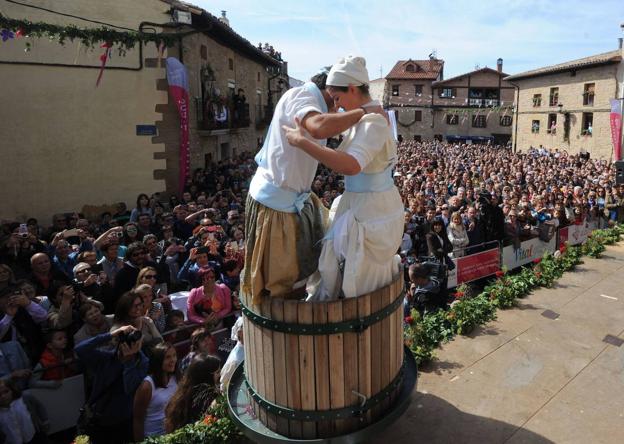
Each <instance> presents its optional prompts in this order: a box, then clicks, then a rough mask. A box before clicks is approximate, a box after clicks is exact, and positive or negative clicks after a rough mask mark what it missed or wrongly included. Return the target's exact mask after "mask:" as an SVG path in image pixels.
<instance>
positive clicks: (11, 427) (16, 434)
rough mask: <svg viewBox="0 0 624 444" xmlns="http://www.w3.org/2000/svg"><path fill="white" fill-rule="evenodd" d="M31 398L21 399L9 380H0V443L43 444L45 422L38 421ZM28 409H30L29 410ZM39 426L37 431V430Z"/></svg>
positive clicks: (20, 395) (17, 390) (18, 391)
mask: <svg viewBox="0 0 624 444" xmlns="http://www.w3.org/2000/svg"><path fill="white" fill-rule="evenodd" d="M29 400H31V402H29ZM34 402H35V401H34V400H33V398H32V397H31V398H26V397H22V393H21V392H20V390H19V389H18V388H17V386H15V384H13V383H12V382H11V380H3V379H0V442H3V443H5V444H25V443H27V444H45V443H47V442H48V440H47V438H46V434H45V433H44V429H45V427H46V426H47V420H43V421H40V420H39V418H38V417H37V415H36V414H34V413H31V409H32V411H33V412H35V403H34ZM29 407H30V408H29ZM37 425H39V426H40V427H39V430H38V428H37Z"/></svg>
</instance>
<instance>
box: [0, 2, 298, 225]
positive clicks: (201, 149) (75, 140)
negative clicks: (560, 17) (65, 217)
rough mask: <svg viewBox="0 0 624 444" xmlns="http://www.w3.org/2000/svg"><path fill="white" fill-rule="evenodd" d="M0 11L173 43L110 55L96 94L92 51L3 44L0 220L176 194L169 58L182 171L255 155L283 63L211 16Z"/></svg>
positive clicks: (161, 11)
mask: <svg viewBox="0 0 624 444" xmlns="http://www.w3.org/2000/svg"><path fill="white" fill-rule="evenodd" d="M40 7H43V8H46V9H47V10H44V9H41V8H40ZM176 11H182V12H183V13H187V14H186V15H185V16H186V18H185V19H184V20H181V19H180V16H181V15H180V14H178V13H176ZM2 13H3V14H4V15H5V16H7V17H10V18H15V19H22V18H24V19H28V20H30V21H33V22H45V23H52V24H58V25H70V24H73V25H75V26H77V27H81V28H99V27H101V26H102V25H101V24H100V23H102V22H103V23H107V24H109V27H122V28H125V29H130V30H142V31H145V32H177V33H184V36H183V37H181V39H180V40H179V42H180V43H179V44H178V45H175V46H173V47H170V48H168V49H164V50H162V51H160V50H159V49H158V48H156V46H155V45H154V44H146V45H138V46H136V47H135V48H134V49H132V50H129V51H127V53H126V54H125V56H120V55H119V54H118V51H117V49H118V48H115V47H113V48H112V51H111V57H110V58H109V59H108V60H107V64H106V68H105V69H104V71H103V77H102V80H101V83H100V85H99V87H96V86H95V83H96V78H97V76H98V72H99V69H100V64H101V62H100V55H101V53H102V50H101V49H100V48H99V47H98V46H97V45H96V47H95V48H94V49H93V50H90V49H88V48H85V47H84V46H83V45H81V44H80V43H79V42H77V41H76V42H69V41H67V42H65V44H64V45H60V44H58V43H57V42H50V41H49V40H48V39H47V38H42V39H35V38H30V39H28V40H29V41H31V42H32V44H33V45H32V50H31V51H29V52H25V51H24V48H25V40H26V39H25V38H14V39H10V40H8V41H6V42H2V51H1V52H0V64H1V65H2V69H1V70H0V93H1V95H2V98H3V103H5V104H10V105H6V106H3V107H2V108H1V109H0V133H1V134H2V139H3V140H2V142H3V150H2V153H3V161H2V162H1V163H0V200H1V201H2V206H0V219H6V218H10V219H14V218H23V217H25V216H26V215H28V216H35V217H39V218H45V219H44V220H43V221H42V222H43V223H44V224H45V223H47V218H48V217H49V216H50V215H51V214H52V213H54V212H59V211H60V212H63V211H65V212H69V211H74V210H80V209H81V208H83V206H84V205H90V206H91V205H92V206H100V205H105V204H112V203H115V202H125V203H126V204H127V205H128V206H129V207H133V206H134V204H135V200H136V196H137V195H138V194H139V193H148V194H151V193H154V192H163V193H164V194H165V195H167V194H172V193H177V192H178V191H179V190H178V181H177V176H178V167H179V165H178V164H179V157H178V153H179V118H178V114H177V110H176V108H175V105H174V104H173V103H172V101H171V99H170V97H169V94H168V83H167V79H166V72H165V58H166V57H168V56H173V57H177V58H178V59H180V60H181V61H182V62H183V63H184V64H185V65H186V67H187V71H188V75H189V84H190V98H191V107H190V108H191V109H190V142H191V147H190V149H191V171H192V169H193V168H195V167H201V166H203V165H204V164H205V162H206V160H208V159H211V158H212V159H216V160H219V159H223V158H225V157H228V156H231V155H233V154H235V153H237V152H241V151H242V150H246V149H251V150H255V149H256V147H257V145H258V143H259V140H261V139H262V137H263V133H264V131H265V130H266V126H267V122H268V121H269V119H270V115H271V105H272V104H274V103H275V102H276V101H277V98H278V97H279V95H280V94H281V91H284V90H286V89H287V88H288V77H287V69H286V64H285V63H284V62H281V61H280V60H277V59H276V57H275V56H274V55H271V54H268V53H267V52H266V51H264V48H263V49H259V48H258V47H257V46H256V45H254V44H251V43H250V42H248V41H247V40H245V39H244V38H243V37H242V36H240V35H238V34H237V33H236V32H235V31H234V30H233V29H232V28H231V27H230V26H229V25H227V24H226V23H224V22H223V21H221V20H219V19H218V18H217V17H215V16H213V15H211V14H209V13H208V12H206V11H203V10H201V9H198V8H195V7H191V6H189V5H186V4H183V3H180V2H177V1H174V0H133V1H132V2H127V1H122V0H110V1H107V2H102V1H99V0H84V1H80V2H62V3H59V2H53V1H51V0H50V1H41V2H38V3H37V5H34V7H28V6H27V5H18V4H14V3H7V4H6V5H3V8H2ZM68 14H69V15H71V16H74V17H70V16H68ZM182 16H184V14H182ZM189 19H190V22H189ZM97 22H100V23H97ZM117 29H119V28H117ZM139 46H140V47H139ZM239 89H242V90H243V92H244V94H245V97H246V100H245V101H244V102H241V101H240V100H239V101H238V102H237V103H238V104H239V108H238V109H236V108H235V107H234V104H233V96H232V93H233V92H234V93H236V94H238V92H239ZM217 93H218V94H217ZM217 97H218V98H219V99H220V100H222V101H223V103H224V104H225V106H227V107H229V116H228V117H227V118H226V119H225V120H224V121H223V122H221V124H222V126H221V127H215V125H214V121H215V119H214V109H215V107H214V106H212V105H213V104H214V102H215V98H217ZM241 103H242V106H241ZM211 119H212V120H211Z"/></svg>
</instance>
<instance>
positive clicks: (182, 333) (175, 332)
mask: <svg viewBox="0 0 624 444" xmlns="http://www.w3.org/2000/svg"><path fill="white" fill-rule="evenodd" d="M184 327H187V324H186V322H185V321H184V313H183V312H182V311H181V310H171V311H170V312H169V314H168V315H167V323H166V325H165V332H164V333H165V334H164V335H163V339H164V340H165V342H169V343H170V344H173V345H175V348H176V351H177V352H178V356H185V355H186V354H187V353H188V352H189V350H190V348H191V347H190V341H189V338H190V337H191V331H192V329H191V328H184ZM168 332H169V333H168Z"/></svg>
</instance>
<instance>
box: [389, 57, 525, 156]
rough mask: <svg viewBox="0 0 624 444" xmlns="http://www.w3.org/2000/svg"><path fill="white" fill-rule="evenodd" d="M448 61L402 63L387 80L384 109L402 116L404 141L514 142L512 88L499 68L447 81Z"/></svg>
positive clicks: (399, 123)
mask: <svg viewBox="0 0 624 444" xmlns="http://www.w3.org/2000/svg"><path fill="white" fill-rule="evenodd" d="M443 68H444V61H442V60H439V59H435V58H431V59H429V60H411V59H410V60H400V61H398V62H397V63H396V65H395V66H394V67H393V68H392V70H391V71H390V73H389V74H388V75H387V76H386V85H385V94H384V104H385V105H386V107H389V108H390V109H394V110H395V111H396V114H397V129H398V133H399V135H400V136H401V137H402V138H403V139H405V140H417V141H419V140H431V139H438V140H449V141H468V142H481V143H483V142H487V141H491V142H493V143H499V144H505V143H507V142H508V141H509V140H510V138H511V126H512V110H513V96H514V89H513V86H512V85H510V84H509V83H507V82H506V81H504V80H503V78H504V77H506V76H507V74H505V73H503V72H502V59H499V60H498V67H497V68H498V69H496V70H495V69H491V68H482V69H477V70H475V71H472V72H469V73H466V74H461V75H459V76H456V77H453V78H450V79H447V80H444V79H443V77H444V75H443Z"/></svg>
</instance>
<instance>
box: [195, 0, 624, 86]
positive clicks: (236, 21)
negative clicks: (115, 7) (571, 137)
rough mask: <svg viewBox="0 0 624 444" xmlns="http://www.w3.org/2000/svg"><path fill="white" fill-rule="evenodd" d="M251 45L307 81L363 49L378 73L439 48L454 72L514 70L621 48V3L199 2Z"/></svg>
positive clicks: (371, 68) (459, 0)
mask: <svg viewBox="0 0 624 444" xmlns="http://www.w3.org/2000/svg"><path fill="white" fill-rule="evenodd" d="M190 3H193V4H196V5H198V6H201V7H203V8H204V9H206V10H208V11H209V12H211V13H212V14H214V15H220V11H221V10H222V9H224V10H226V11H227V16H228V18H229V19H230V25H231V26H232V28H233V29H234V30H235V31H236V32H238V33H239V34H241V35H243V36H244V37H245V38H247V39H248V40H250V41H251V42H252V43H254V44H257V43H258V42H269V43H270V44H272V45H273V46H274V47H275V49H276V50H278V51H281V52H282V56H283V57H284V59H285V60H287V61H288V64H289V72H290V75H291V76H293V77H296V78H298V79H301V80H305V79H308V78H309V77H310V76H312V75H314V74H315V73H316V72H318V70H320V68H322V67H323V66H326V65H331V64H332V63H334V62H335V61H336V60H337V59H338V58H339V57H341V56H344V55H346V54H358V55H363V56H364V57H365V58H366V60H367V65H368V69H369V75H370V78H371V79H375V78H378V77H380V68H381V72H382V74H383V76H385V75H386V74H387V73H388V71H389V70H390V69H391V68H392V66H394V64H395V62H396V61H397V60H401V59H408V58H412V59H426V58H427V56H428V55H429V54H430V53H431V51H432V50H436V52H437V55H438V57H439V58H442V59H444V60H445V66H444V76H445V78H449V77H453V76H455V75H458V74H462V73H464V72H468V71H472V70H473V69H475V65H479V66H480V67H484V66H489V67H495V66H496V59H497V58H499V57H502V58H503V60H504V62H503V63H504V65H503V70H504V71H505V72H506V73H509V74H515V73H518V72H522V71H527V70H530V69H534V68H538V67H541V66H546V65H550V64H554V63H560V62H563V61H566V60H572V59H576V58H581V57H586V56H589V55H592V54H598V53H601V52H606V51H611V50H614V49H616V48H617V38H618V37H624V32H622V30H621V29H620V24H621V23H624V3H623V1H622V0H594V1H592V2H589V1H587V0H584V1H580V0H566V1H563V0H550V1H541V0H508V1H504V0H499V1H492V0H478V1H477V0H473V1H462V0H455V1H450V0H435V1H431V0H430V1H425V0H384V1H370V0H360V1H357V2H356V1H340V0H332V1H330V0H315V1H313V2H312V1H301V0H300V1H296V2H295V1H284V0H282V1H278V0H195V1H193V0H191V1H190Z"/></svg>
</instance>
